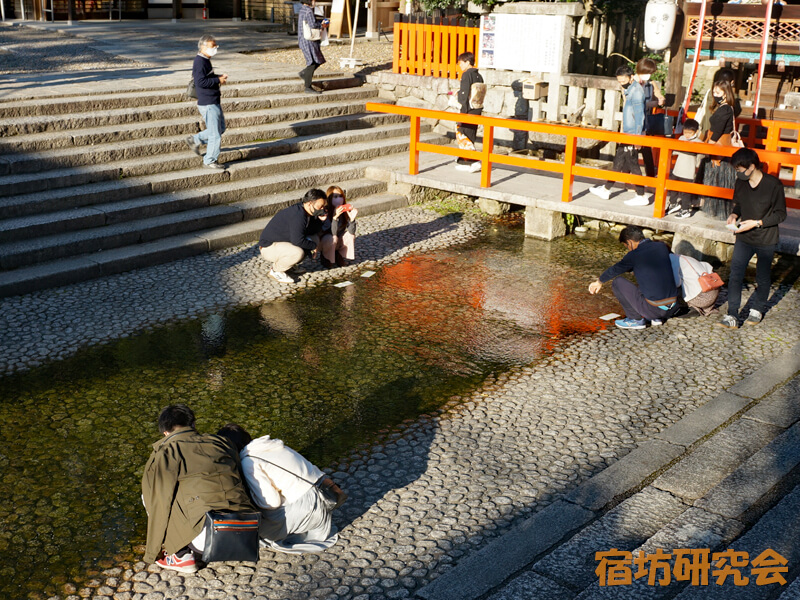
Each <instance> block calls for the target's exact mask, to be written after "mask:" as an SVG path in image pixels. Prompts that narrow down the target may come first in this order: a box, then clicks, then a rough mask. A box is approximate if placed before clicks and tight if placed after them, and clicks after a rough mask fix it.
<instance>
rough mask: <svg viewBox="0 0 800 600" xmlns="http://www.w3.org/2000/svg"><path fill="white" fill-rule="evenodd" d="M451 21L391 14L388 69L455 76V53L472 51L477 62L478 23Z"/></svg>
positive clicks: (433, 75) (457, 72)
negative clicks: (469, 24) (390, 54)
mask: <svg viewBox="0 0 800 600" xmlns="http://www.w3.org/2000/svg"><path fill="white" fill-rule="evenodd" d="M458 23H459V24H456V22H455V21H447V20H443V19H431V18H425V19H423V18H415V17H406V16H405V15H400V14H397V15H395V21H394V47H393V52H394V54H393V61H392V71H393V72H394V73H402V74H406V75H425V76H429V77H444V78H447V79H458V78H459V76H460V73H459V70H458V61H457V58H458V55H459V54H461V53H462V52H472V53H474V54H475V63H476V66H477V62H478V52H477V48H478V31H479V29H478V27H477V26H468V25H467V24H466V23H465V21H463V20H461V21H459V22H458Z"/></svg>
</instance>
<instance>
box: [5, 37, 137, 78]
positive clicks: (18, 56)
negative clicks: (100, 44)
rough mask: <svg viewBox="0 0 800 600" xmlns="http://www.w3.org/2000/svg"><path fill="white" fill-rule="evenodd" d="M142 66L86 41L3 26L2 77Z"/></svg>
mask: <svg viewBox="0 0 800 600" xmlns="http://www.w3.org/2000/svg"><path fill="white" fill-rule="evenodd" d="M142 66H146V65H144V64H142V63H140V62H136V61H133V60H128V59H126V58H121V57H118V56H114V55H112V54H108V53H107V52H102V51H100V50H95V49H94V48H92V47H91V46H90V42H88V41H87V40H85V39H80V38H74V37H70V36H67V35H62V34H59V33H52V32H49V31H42V30H36V29H30V28H27V27H14V28H10V27H0V74H3V75H10V74H22V73H37V72H48V71H98V70H104V69H116V68H119V67H126V68H127V67H142Z"/></svg>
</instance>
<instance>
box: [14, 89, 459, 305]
mask: <svg viewBox="0 0 800 600" xmlns="http://www.w3.org/2000/svg"><path fill="white" fill-rule="evenodd" d="M320 85H321V86H322V87H323V88H324V89H325V93H323V94H321V95H319V96H315V95H309V94H305V93H303V88H302V83H301V82H300V81H299V79H290V80H287V79H286V78H285V75H284V76H283V77H281V76H280V75H275V76H273V77H269V76H261V77H259V78H257V79H256V78H254V79H252V80H248V81H243V82H240V83H236V84H234V85H232V86H230V87H228V86H226V87H225V88H224V93H223V110H224V112H225V120H226V123H227V127H228V130H227V131H226V133H225V134H224V135H223V140H222V141H223V144H222V147H223V149H222V154H221V156H220V162H224V163H227V164H228V165H229V169H228V170H227V171H223V172H215V171H210V170H208V169H204V168H202V159H200V158H198V157H197V156H196V155H195V154H194V153H192V152H191V151H189V150H188V149H187V147H186V144H185V141H184V140H185V138H186V137H187V136H188V135H189V134H193V133H196V132H197V131H199V130H200V128H201V123H202V122H201V120H200V116H199V114H198V112H197V108H196V106H195V103H194V102H193V101H188V100H187V98H186V97H185V96H184V90H183V88H175V87H169V88H160V89H151V90H143V91H136V92H131V91H121V92H117V93H103V94H97V95H93V96H64V97H56V98H48V99H45V100H42V99H28V100H9V101H0V296H9V295H15V294H23V293H28V292H30V291H34V290H38V289H43V288H47V287H52V286H58V285H64V284H67V283H73V282H77V281H81V280H85V279H90V278H93V277H99V276H103V275H108V274H111V273H118V272H121V271H125V270H129V269H133V268H138V267H142V266H147V265H151V264H155V263H159V262H165V261H169V260H174V259H177V258H183V257H186V256H191V255H193V254H198V253H201V252H205V251H209V250H215V249H220V248H224V247H229V246H233V245H238V244H241V243H246V242H251V241H255V240H256V239H257V238H258V234H259V233H260V231H261V229H263V227H264V225H265V224H266V222H267V221H268V219H269V217H270V216H271V215H273V214H274V213H275V212H276V211H278V210H280V209H281V208H283V207H285V206H288V205H289V204H292V203H294V202H296V201H297V200H298V199H299V197H300V196H301V195H302V194H303V193H304V192H305V190H306V189H308V188H310V187H327V186H328V185H333V184H339V185H341V186H342V187H343V188H345V189H346V190H347V191H348V198H349V199H355V200H356V204H357V206H358V208H359V212H360V213H361V214H362V215H366V214H370V213H374V212H379V211H382V210H388V209H390V208H395V207H397V206H402V205H405V204H406V203H407V199H406V198H404V197H402V196H398V195H395V194H390V193H388V192H387V185H386V183H384V182H380V181H376V180H370V179H367V178H365V172H366V168H367V166H368V165H369V163H370V160H372V159H374V158H376V157H379V156H386V155H391V154H395V153H403V152H405V151H406V150H407V149H408V134H409V126H408V123H407V122H404V120H403V119H402V118H399V117H396V116H393V115H382V114H368V113H366V111H365V104H366V102H368V101H373V100H375V99H376V98H377V93H376V90H375V89H374V88H372V87H370V86H362V85H361V80H359V79H357V78H342V77H340V76H338V77H337V75H334V76H331V77H329V78H327V79H324V80H321V82H320ZM423 138H424V139H425V140H426V141H428V142H433V143H439V142H443V141H445V138H443V137H442V136H437V135H435V134H432V133H430V132H428V131H427V130H426V131H425V133H424V134H423ZM398 159H399V157H398ZM402 160H405V158H403V159H402Z"/></svg>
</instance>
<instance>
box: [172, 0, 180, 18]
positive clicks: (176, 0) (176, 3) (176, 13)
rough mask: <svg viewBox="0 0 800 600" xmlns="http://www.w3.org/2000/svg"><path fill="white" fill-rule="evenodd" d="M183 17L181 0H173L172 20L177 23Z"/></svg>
mask: <svg viewBox="0 0 800 600" xmlns="http://www.w3.org/2000/svg"><path fill="white" fill-rule="evenodd" d="M180 18H181V0H172V22H173V23H177V22H178V19H180Z"/></svg>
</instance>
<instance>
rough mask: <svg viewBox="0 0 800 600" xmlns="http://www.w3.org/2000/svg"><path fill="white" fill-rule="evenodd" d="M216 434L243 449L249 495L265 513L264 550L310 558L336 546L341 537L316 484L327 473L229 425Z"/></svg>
mask: <svg viewBox="0 0 800 600" xmlns="http://www.w3.org/2000/svg"><path fill="white" fill-rule="evenodd" d="M217 435H220V436H223V437H225V438H227V439H228V440H230V441H231V443H232V444H233V445H234V447H236V448H237V449H238V450H239V457H240V459H241V463H242V473H243V474H244V477H245V479H246V481H247V486H248V488H249V491H250V496H251V498H252V500H253V503H254V504H255V505H256V506H257V507H259V508H260V509H261V529H260V530H259V537H261V539H262V545H264V546H268V547H270V548H272V549H273V550H277V551H279V552H286V553H288V554H305V553H307V552H323V551H324V550H327V549H328V548H330V547H331V546H333V545H334V544H335V543H336V542H337V540H338V539H339V534H338V533H336V527H335V526H334V525H333V523H332V522H331V510H330V509H328V508H327V507H326V504H325V502H324V500H323V498H322V495H321V492H320V491H319V489H318V488H317V486H315V485H314V484H315V483H316V482H317V481H319V480H320V479H325V478H327V476H326V475H325V473H323V472H322V471H321V470H320V469H318V468H317V467H316V466H314V465H313V464H311V463H310V462H309V461H308V460H306V459H305V458H303V456H301V455H300V454H299V453H297V452H295V451H294V450H292V449H291V448H289V447H288V446H286V445H284V443H283V442H282V441H281V440H275V439H272V438H270V437H269V436H268V435H265V436H262V437H260V438H257V439H255V440H254V439H252V437H251V436H250V434H249V433H247V431H245V430H244V429H243V428H242V427H240V426H239V425H235V424H228V425H225V427H223V428H222V429H220V430H219V431H218V432H217ZM331 484H332V485H334V487H335V484H333V482H331ZM335 489H336V490H338V487H335ZM339 491H340V490H339Z"/></svg>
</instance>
